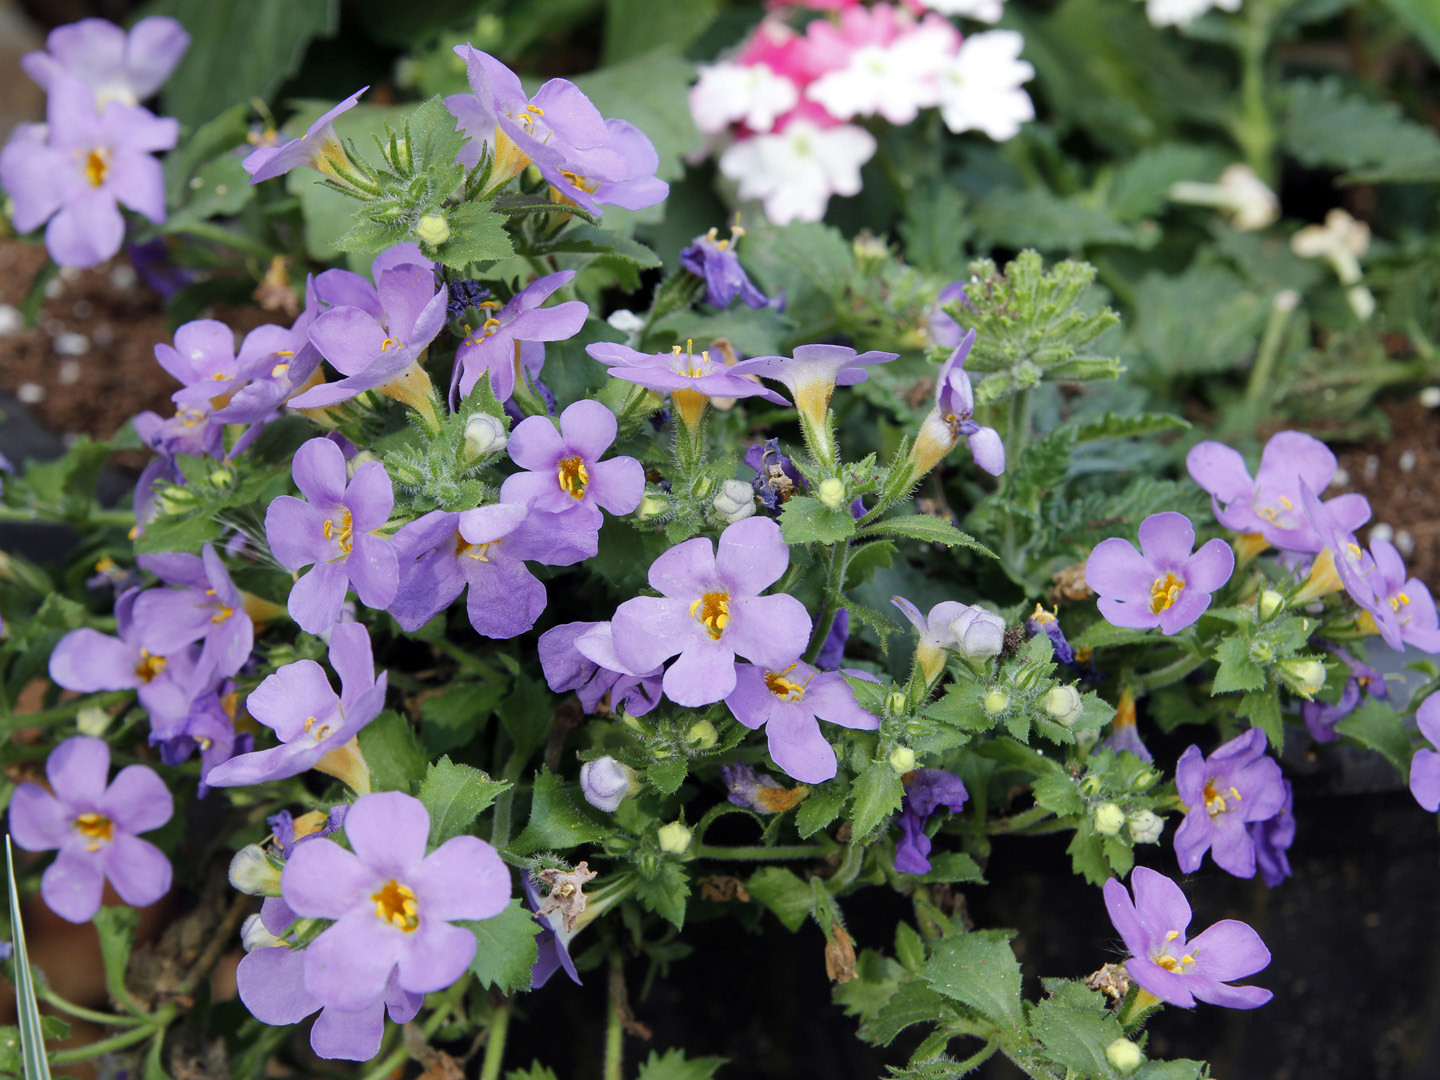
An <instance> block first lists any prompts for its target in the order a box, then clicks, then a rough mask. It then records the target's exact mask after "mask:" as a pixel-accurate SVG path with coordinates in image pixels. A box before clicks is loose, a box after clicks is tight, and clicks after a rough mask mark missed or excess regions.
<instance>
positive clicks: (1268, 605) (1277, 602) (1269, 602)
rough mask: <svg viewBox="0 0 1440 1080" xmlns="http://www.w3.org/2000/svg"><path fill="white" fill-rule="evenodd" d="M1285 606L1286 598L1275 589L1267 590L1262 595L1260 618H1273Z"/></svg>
mask: <svg viewBox="0 0 1440 1080" xmlns="http://www.w3.org/2000/svg"><path fill="white" fill-rule="evenodd" d="M1284 606H1285V598H1284V597H1283V596H1281V595H1280V594H1279V593H1278V592H1276V591H1275V590H1274V589H1266V590H1265V591H1264V592H1262V593H1261V594H1260V618H1262V619H1269V618H1273V617H1274V615H1275V613H1276V612H1277V611H1279V610H1280V609H1281V608H1283V607H1284Z"/></svg>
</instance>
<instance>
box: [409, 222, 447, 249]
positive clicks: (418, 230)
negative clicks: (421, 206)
mask: <svg viewBox="0 0 1440 1080" xmlns="http://www.w3.org/2000/svg"><path fill="white" fill-rule="evenodd" d="M415 235H416V237H418V238H419V240H420V242H421V243H422V244H429V245H430V246H431V247H439V246H440V245H441V244H443V243H445V241H446V240H449V239H450V223H449V222H448V221H446V220H445V217H444V215H443V214H426V215H425V216H424V217H422V218H421V219H420V221H419V223H418V224H417V225H416V226H415Z"/></svg>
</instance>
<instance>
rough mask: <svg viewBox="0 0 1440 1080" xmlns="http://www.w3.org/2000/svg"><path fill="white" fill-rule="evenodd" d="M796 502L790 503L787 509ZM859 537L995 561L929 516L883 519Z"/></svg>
mask: <svg viewBox="0 0 1440 1080" xmlns="http://www.w3.org/2000/svg"><path fill="white" fill-rule="evenodd" d="M794 502H795V500H794V499H791V500H790V502H789V503H787V504H786V506H787V507H788V506H789V505H791V504H793V503H794ZM858 535H859V536H861V537H867V536H903V537H906V538H907V539H910V540H925V541H928V542H930V543H932V544H944V545H945V546H946V547H963V548H969V549H970V550H971V551H978V552H980V553H981V554H982V555H989V556H990V558H992V559H993V558H995V557H996V556H995V553H994V552H993V551H991V550H990V549H989V548H987V547H986V546H985V545H984V544H982V543H980V541H978V540H976V539H975V538H974V537H973V536H971V535H970V534H969V533H964V532H961V531H960V530H959V529H957V528H956V527H955V526H954V525H951V524H950V523H949V522H948V521H946V520H945V519H944V518H938V517H931V516H930V515H929V514H899V515H896V516H894V517H888V518H884V519H882V520H880V521H877V522H875V523H874V524H872V525H867V526H866V527H865V528H864V529H862V530H860V532H859V534H858Z"/></svg>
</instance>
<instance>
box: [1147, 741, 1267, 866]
mask: <svg viewBox="0 0 1440 1080" xmlns="http://www.w3.org/2000/svg"><path fill="white" fill-rule="evenodd" d="M1265 745H1266V744H1265V732H1264V731H1262V730H1261V729H1260V728H1251V729H1250V730H1249V731H1247V732H1245V734H1243V735H1240V736H1238V737H1236V738H1234V739H1231V740H1230V741H1229V742H1227V743H1225V745H1223V746H1221V747H1220V748H1218V749H1217V750H1216V751H1215V752H1214V753H1213V754H1211V755H1210V756H1209V757H1208V758H1207V757H1205V756H1204V755H1203V754H1202V753H1201V752H1200V748H1199V747H1198V746H1192V747H1190V748H1189V749H1188V750H1186V751H1185V753H1184V754H1182V755H1181V756H1180V761H1179V762H1178V763H1177V764H1176V766H1175V789H1176V791H1177V792H1178V793H1179V795H1180V799H1181V801H1182V802H1183V803H1184V804H1185V805H1186V806H1187V807H1188V808H1189V809H1188V812H1187V813H1186V815H1185V820H1184V821H1182V822H1181V823H1180V827H1179V828H1178V829H1176V830H1175V854H1176V856H1177V857H1178V858H1179V860H1180V869H1181V870H1183V871H1184V872H1185V873H1187V874H1193V873H1194V872H1195V871H1196V870H1198V869H1200V860H1201V859H1203V858H1204V857H1205V852H1206V851H1209V852H1210V853H1211V856H1212V857H1213V858H1214V859H1215V863H1216V865H1218V866H1219V867H1220V868H1221V869H1222V870H1228V871H1229V872H1230V873H1232V874H1234V875H1235V876H1236V877H1247V878H1248V877H1254V876H1255V841H1254V839H1253V838H1252V837H1251V834H1250V832H1249V831H1248V830H1247V828H1246V826H1247V825H1249V824H1251V823H1253V822H1261V821H1268V820H1270V819H1271V818H1273V817H1274V816H1275V815H1276V814H1278V813H1279V812H1280V808H1281V807H1282V806H1284V805H1285V795H1286V790H1285V780H1284V777H1282V776H1281V775H1280V766H1279V764H1278V763H1277V762H1276V761H1275V759H1274V758H1271V757H1268V756H1267V755H1266V753H1265Z"/></svg>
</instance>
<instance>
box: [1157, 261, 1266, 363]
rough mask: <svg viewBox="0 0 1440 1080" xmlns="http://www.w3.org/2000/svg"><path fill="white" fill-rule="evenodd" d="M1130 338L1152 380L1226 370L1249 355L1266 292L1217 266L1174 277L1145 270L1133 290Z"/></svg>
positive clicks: (1262, 314) (1262, 319)
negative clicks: (1132, 319) (1132, 322)
mask: <svg viewBox="0 0 1440 1080" xmlns="http://www.w3.org/2000/svg"><path fill="white" fill-rule="evenodd" d="M1135 310H1136V312H1138V315H1137V317H1136V321H1135V324H1134V328H1133V332H1132V337H1133V338H1134V340H1135V342H1136V343H1137V344H1138V346H1139V349H1140V360H1141V362H1142V364H1143V366H1144V367H1145V368H1146V370H1147V371H1148V372H1149V373H1150V374H1151V375H1152V377H1153V378H1155V379H1157V380H1165V381H1167V382H1168V381H1173V380H1174V379H1175V378H1177V377H1178V376H1180V375H1196V374H1207V373H1211V372H1219V371H1229V370H1231V369H1233V368H1234V367H1235V366H1236V365H1237V364H1239V363H1240V361H1241V360H1242V359H1245V358H1248V357H1250V356H1253V355H1254V352H1255V347H1256V343H1257V341H1258V339H1259V336H1260V329H1261V327H1262V326H1264V324H1265V320H1266V319H1267V318H1268V317H1269V315H1270V294H1269V293H1268V292H1267V293H1262V292H1261V291H1260V290H1258V289H1255V288H1253V287H1251V285H1250V284H1249V283H1248V282H1246V281H1244V280H1243V279H1242V278H1240V276H1239V275H1237V274H1236V273H1234V272H1233V271H1231V270H1228V269H1226V268H1225V267H1223V266H1192V267H1190V268H1189V269H1188V270H1186V271H1185V272H1184V273H1183V274H1180V275H1179V276H1177V277H1166V276H1165V275H1163V274H1160V273H1158V272H1151V273H1148V274H1146V275H1145V277H1144V278H1142V279H1141V281H1140V285H1139V287H1138V288H1137V290H1136V294H1135Z"/></svg>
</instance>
